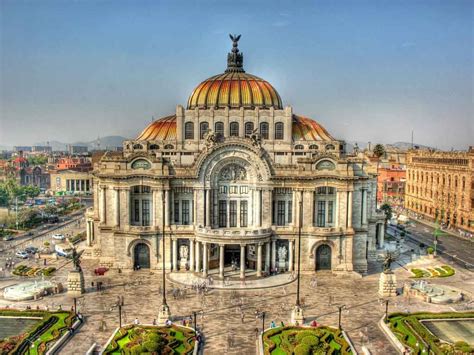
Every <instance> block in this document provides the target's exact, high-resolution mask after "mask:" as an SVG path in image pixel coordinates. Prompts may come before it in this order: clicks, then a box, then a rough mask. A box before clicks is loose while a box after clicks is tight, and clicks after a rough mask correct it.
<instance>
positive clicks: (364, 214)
mask: <svg viewBox="0 0 474 355" xmlns="http://www.w3.org/2000/svg"><path fill="white" fill-rule="evenodd" d="M362 224H367V190H366V189H362Z"/></svg>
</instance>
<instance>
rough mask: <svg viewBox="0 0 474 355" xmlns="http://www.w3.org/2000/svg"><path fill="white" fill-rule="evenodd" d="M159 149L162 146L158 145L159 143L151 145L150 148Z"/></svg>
mask: <svg viewBox="0 0 474 355" xmlns="http://www.w3.org/2000/svg"><path fill="white" fill-rule="evenodd" d="M157 149H160V147H159V146H158V144H152V145H150V150H157Z"/></svg>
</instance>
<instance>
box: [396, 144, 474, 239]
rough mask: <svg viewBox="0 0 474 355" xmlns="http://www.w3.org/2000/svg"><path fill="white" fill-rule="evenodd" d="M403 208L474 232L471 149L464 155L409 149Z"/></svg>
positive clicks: (473, 185)
mask: <svg viewBox="0 0 474 355" xmlns="http://www.w3.org/2000/svg"><path fill="white" fill-rule="evenodd" d="M405 207H406V208H407V209H409V210H411V211H413V212H415V213H419V214H422V215H423V216H425V217H428V218H429V219H432V220H435V219H436V220H438V221H439V222H440V223H444V224H445V225H447V226H451V227H456V228H461V229H464V230H468V231H471V232H474V148H473V147H470V148H469V150H468V151H467V152H466V151H462V152H440V151H426V150H424V151H419V150H410V151H409V152H408V156H407V187H406V196H405Z"/></svg>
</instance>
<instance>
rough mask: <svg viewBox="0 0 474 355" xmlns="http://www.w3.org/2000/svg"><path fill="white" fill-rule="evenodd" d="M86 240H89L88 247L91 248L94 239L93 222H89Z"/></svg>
mask: <svg viewBox="0 0 474 355" xmlns="http://www.w3.org/2000/svg"><path fill="white" fill-rule="evenodd" d="M86 237H87V238H86V240H87V246H88V247H90V246H91V245H92V239H91V222H90V221H87V228H86Z"/></svg>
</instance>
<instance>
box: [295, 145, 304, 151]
mask: <svg viewBox="0 0 474 355" xmlns="http://www.w3.org/2000/svg"><path fill="white" fill-rule="evenodd" d="M295 149H298V150H301V149H304V147H303V146H302V145H301V144H297V145H295Z"/></svg>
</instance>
